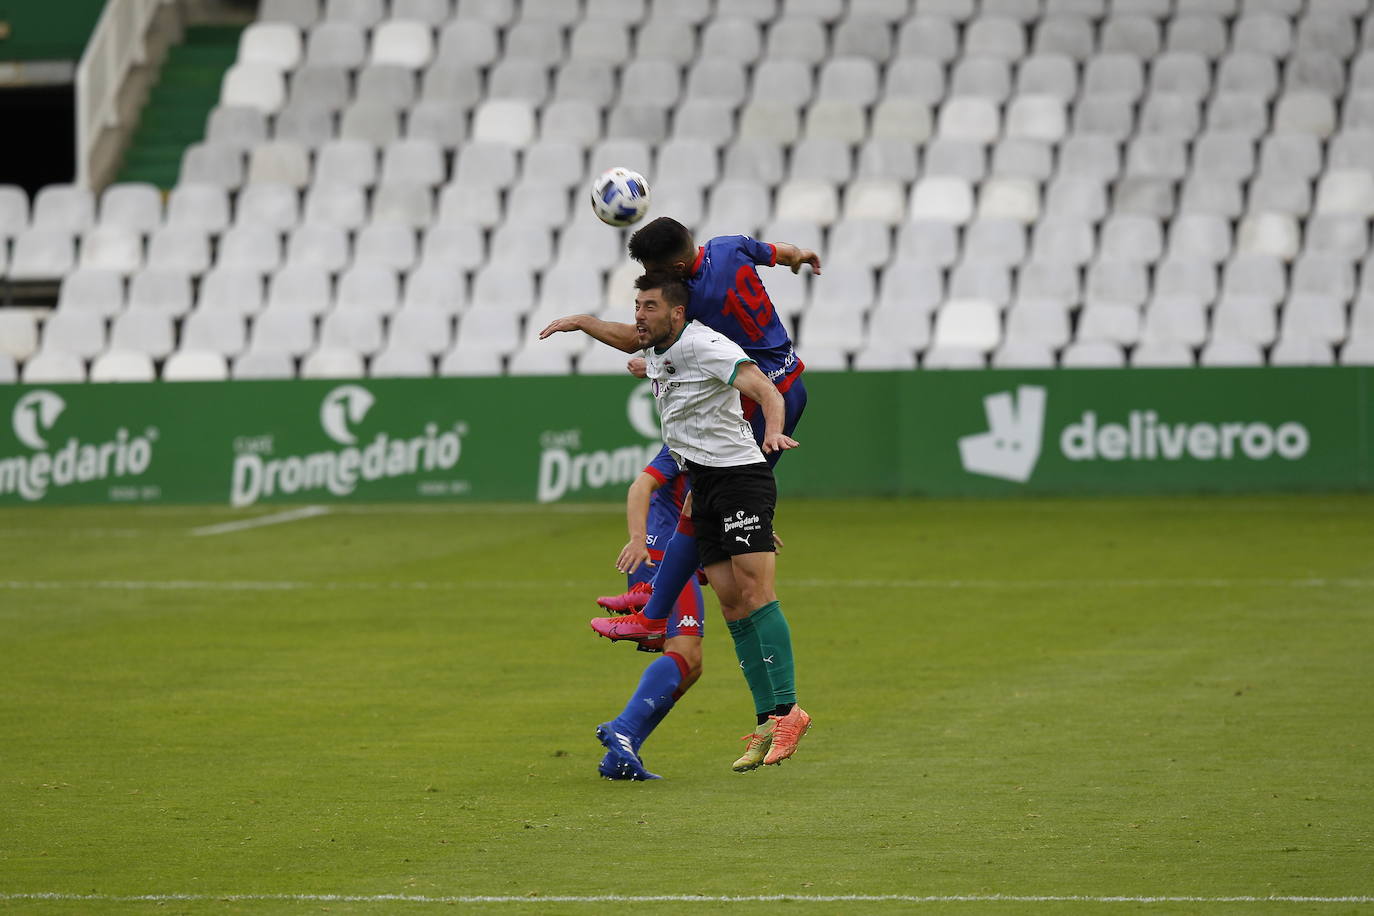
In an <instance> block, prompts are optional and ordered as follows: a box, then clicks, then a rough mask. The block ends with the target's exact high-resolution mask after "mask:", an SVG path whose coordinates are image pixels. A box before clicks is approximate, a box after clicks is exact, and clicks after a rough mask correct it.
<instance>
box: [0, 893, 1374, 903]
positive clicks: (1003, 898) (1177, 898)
mask: <svg viewBox="0 0 1374 916" xmlns="http://www.w3.org/2000/svg"><path fill="white" fill-rule="evenodd" d="M0 900H60V901H77V902H93V903H165V902H196V901H204V902H210V901H214V902H221V901H225V902H243V901H294V902H312V903H438V904H455V903H513V904H534V905H536V906H540V905H547V904H550V903H590V904H596V903H784V902H785V903H1203V904H1206V903H1341V904H1351V903H1366V904H1367V903H1374V897H1371V896H1340V897H1318V896H1281V895H1274V896H1268V897H1259V896H1245V895H1242V896H1226V897H1222V896H1218V897H1194V896H1185V895H1167V894H1166V895H1158V896H1126V895H1102V896H1095V895H1089V894H946V895H915V894H843V895H822V894H816V895H804V894H767V895H752V896H705V895H702V896H695V895H690V894H661V895H622V894H597V895H585V896H577V895H562V894H560V895H548V896H543V895H538V896H518V897H517V896H482V895H470V896H469V895H463V896H427V895H411V894H130V895H121V894H59V893H52V894H42V893H39V894H0Z"/></svg>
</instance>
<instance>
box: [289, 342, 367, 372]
mask: <svg viewBox="0 0 1374 916" xmlns="http://www.w3.org/2000/svg"><path fill="white" fill-rule="evenodd" d="M363 375H364V363H363V357H362V355H361V354H359V353H355V352H354V351H352V350H346V349H340V348H337V347H327V346H321V347H320V348H319V349H318V350H312V351H311V352H309V353H307V354H305V357H304V359H302V360H301V378H316V379H350V378H362V377H363Z"/></svg>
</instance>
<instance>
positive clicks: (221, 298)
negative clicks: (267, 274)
mask: <svg viewBox="0 0 1374 916" xmlns="http://www.w3.org/2000/svg"><path fill="white" fill-rule="evenodd" d="M262 306H263V282H262V274H260V273H258V272H257V271H256V270H252V269H247V268H241V267H215V268H213V269H211V270H210V271H208V272H207V273H206V274H205V276H204V277H202V278H201V281H200V291H199V297H198V299H197V301H196V308H197V310H199V311H204V310H207V309H223V310H225V311H229V312H232V313H235V314H238V315H252V314H255V313H256V312H258V311H260V310H261V309H262Z"/></svg>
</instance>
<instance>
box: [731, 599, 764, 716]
mask: <svg viewBox="0 0 1374 916" xmlns="http://www.w3.org/2000/svg"><path fill="white" fill-rule="evenodd" d="M725 626H726V627H727V628H729V630H730V635H731V636H732V637H733V638H734V640H735V657H736V658H738V659H739V666H740V668H741V669H742V670H743V671H744V682H745V683H746V684H748V685H749V693H750V694H752V695H753V697H754V712H755V714H757V715H759V716H766V715H768V714H769V713H771V712H772V711H773V707H774V706H775V705H776V704H775V703H774V702H773V682H772V681H771V680H769V678H768V666H767V665H766V664H764V661H763V647H762V646H761V645H760V644H759V634H758V633H757V632H756V631H755V630H754V620H753V618H752V617H746V618H744V619H743V620H727V621H725Z"/></svg>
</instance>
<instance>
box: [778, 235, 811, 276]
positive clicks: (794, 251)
mask: <svg viewBox="0 0 1374 916" xmlns="http://www.w3.org/2000/svg"><path fill="white" fill-rule="evenodd" d="M772 245H773V250H774V251H776V252H777V253H778V264H779V265H781V266H782V267H790V268H792V273H797V272H798V271H800V270H801V269H802V265H803V264H807V265H809V266H810V267H811V272H812V273H813V274H816V275H817V276H819V275H820V272H821V256H820V255H818V254H816V252H814V251H812V250H811V249H810V248H798V247H797V246H796V245H793V244H790V243H788V242H773V243H772Z"/></svg>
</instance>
